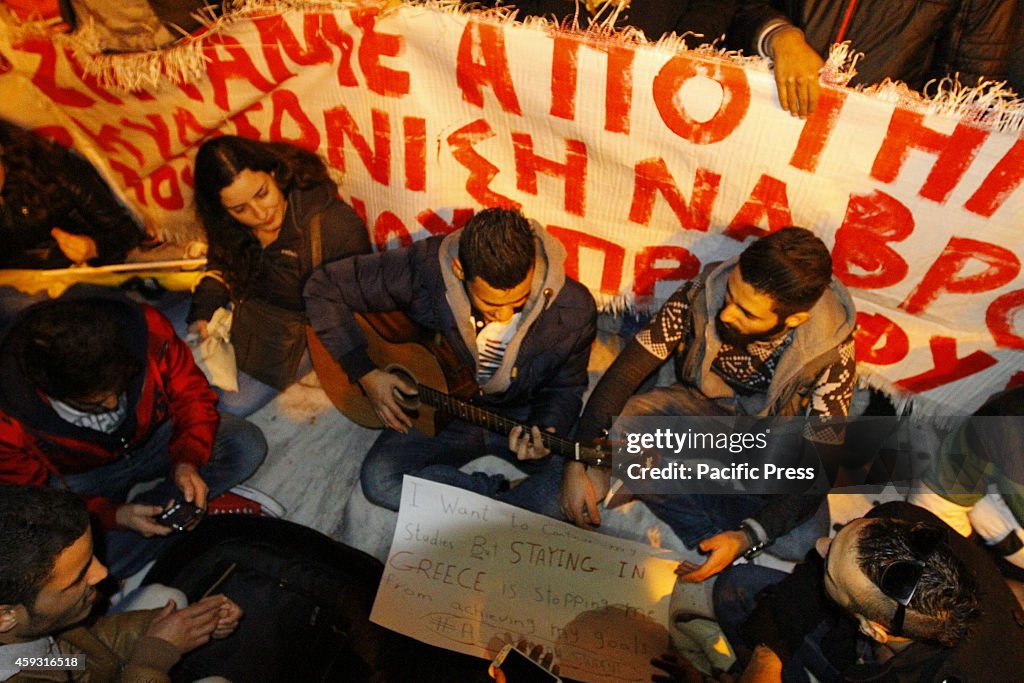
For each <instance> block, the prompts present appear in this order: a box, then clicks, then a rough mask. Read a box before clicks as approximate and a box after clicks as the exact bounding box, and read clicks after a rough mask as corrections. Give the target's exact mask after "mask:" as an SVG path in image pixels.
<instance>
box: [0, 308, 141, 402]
mask: <svg viewBox="0 0 1024 683" xmlns="http://www.w3.org/2000/svg"><path fill="white" fill-rule="evenodd" d="M119 306H120V304H117V303H114V302H110V301H104V300H102V299H75V300H71V301H59V300H58V301H53V302H46V303H43V304H41V305H37V306H33V307H32V308H30V309H28V310H26V312H25V315H24V317H22V318H21V320H20V321H19V322H18V323H17V327H16V330H15V332H12V335H13V338H14V339H15V344H16V350H15V353H16V354H17V357H18V360H19V362H20V363H21V370H22V372H23V373H24V374H25V376H26V377H28V380H29V381H30V382H31V383H32V384H33V385H34V386H35V387H36V388H37V389H39V390H41V391H42V392H43V393H45V394H46V395H47V396H50V397H52V398H55V399H58V400H66V399H72V400H74V399H81V398H85V397H87V396H90V395H92V394H95V393H98V392H101V391H118V392H120V391H124V390H125V389H127V387H128V384H129V382H130V381H131V379H132V378H133V377H135V376H136V375H137V374H139V373H140V372H141V371H142V369H143V362H142V359H141V358H139V356H138V355H136V353H134V352H133V351H132V350H131V347H130V345H129V343H128V340H127V339H125V332H124V322H125V321H124V318H123V314H121V313H120V311H119V310H118V307H119Z"/></svg>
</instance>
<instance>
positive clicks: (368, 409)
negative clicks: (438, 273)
mask: <svg viewBox="0 0 1024 683" xmlns="http://www.w3.org/2000/svg"><path fill="white" fill-rule="evenodd" d="M355 318H356V322H357V323H358V324H359V327H360V328H361V329H362V330H363V333H364V334H365V335H366V340H367V350H368V352H369V355H370V358H371V359H372V360H373V362H374V364H375V365H376V366H377V367H378V368H380V369H382V370H384V371H386V372H392V373H395V374H397V375H398V376H400V377H401V378H402V379H404V380H405V381H406V382H407V383H408V384H410V385H411V386H415V387H416V389H417V393H416V394H415V395H414V396H401V395H399V396H398V400H399V403H400V404H401V405H402V407H403V408H404V409H405V411H406V413H408V414H409V416H410V418H411V419H412V421H413V425H414V426H415V427H416V428H417V429H419V430H420V431H421V432H423V433H424V434H427V435H429V436H433V435H434V434H437V433H438V432H439V431H440V430H441V429H443V428H444V426H445V425H446V424H447V423H448V422H450V421H451V420H452V419H453V418H456V417H457V418H459V419H461V420H465V421H466V422H470V423H472V424H474V425H477V426H479V427H484V428H485V429H489V430H491V431H493V432H497V433H498V434H504V435H508V433H509V432H510V431H512V429H513V428H514V427H520V426H521V427H524V428H528V425H524V424H522V423H519V422H516V421H515V420H511V419H509V418H507V417H505V416H503V415H499V414H498V413H495V412H492V411H490V410H487V409H485V408H481V407H480V406H477V405H474V404H473V403H471V402H470V401H469V399H470V398H471V397H472V396H474V395H475V394H476V393H477V392H478V391H479V387H478V385H477V383H476V380H475V378H474V377H473V373H472V371H471V370H470V369H469V368H466V367H465V366H464V364H463V363H462V362H460V361H459V359H458V357H457V356H456V354H455V351H454V350H453V349H452V348H451V347H450V346H449V345H448V343H447V341H446V340H445V339H444V337H443V336H442V335H441V334H440V333H438V332H433V331H431V330H427V329H425V328H423V327H422V326H420V325H417V324H416V323H414V322H413V321H411V320H409V318H408V317H407V316H406V315H405V314H404V313H401V312H400V311H393V312H388V313H356V314H355ZM306 336H307V339H308V341H309V353H310V357H311V358H312V359H313V367H314V368H315V369H316V374H317V376H318V377H319V378H320V384H321V386H323V388H324V391H325V392H327V396H328V398H330V399H331V402H332V403H334V405H335V406H336V407H337V408H338V410H340V411H341V412H342V413H344V415H345V416H346V417H348V418H349V419H350V420H352V421H353V422H355V423H356V424H359V425H362V426H363V427H369V428H371V429H380V428H382V427H383V426H384V425H383V423H382V422H381V421H380V418H379V417H377V413H376V412H374V410H373V406H372V405H371V404H370V401H369V399H368V398H367V397H366V394H365V393H363V389H362V387H361V386H359V383H358V382H351V381H349V378H348V375H347V374H345V371H344V370H342V368H341V366H340V365H339V364H338V362H337V361H335V360H334V358H332V357H331V354H330V353H328V351H327V349H326V348H324V345H323V343H322V342H321V341H320V339H319V338H318V337H317V336H316V333H314V332H313V330H312V328H309V327H307V328H306ZM542 439H543V442H544V445H545V446H546V447H547V448H548V450H550V451H551V452H552V453H555V454H557V455H561V456H562V457H564V458H567V459H569V460H575V461H578V462H583V463H586V464H588V465H597V466H610V465H611V454H610V449H609V448H608V447H607V446H606V445H588V444H581V443H579V442H576V441H572V440H569V439H565V438H562V437H560V436H556V435H555V434H551V433H549V432H542Z"/></svg>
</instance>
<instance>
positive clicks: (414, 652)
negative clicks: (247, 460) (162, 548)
mask: <svg viewBox="0 0 1024 683" xmlns="http://www.w3.org/2000/svg"><path fill="white" fill-rule="evenodd" d="M232 564H234V565H235V566H234V569H232V570H231V572H230V573H228V575H227V577H226V578H225V579H224V580H223V582H221V583H220V584H219V585H218V586H217V588H216V589H215V590H214V593H223V594H224V595H227V596H228V597H230V598H231V599H232V600H234V601H235V602H236V603H238V604H239V605H240V606H241V608H242V609H243V610H244V611H245V616H244V618H243V619H242V621H241V622H239V625H238V628H237V629H236V631H235V632H234V633H233V634H232V635H231V636H230V637H228V638H225V639H223V640H214V641H210V643H208V644H207V645H204V646H203V647H200V648H197V649H196V650H193V651H192V652H189V653H187V654H186V655H185V656H184V657H182V659H181V661H180V662H179V664H178V665H177V666H175V667H174V669H173V670H172V671H171V679H172V681H175V682H179V681H182V682H184V681H194V680H196V679H199V678H202V677H204V676H213V675H218V676H223V677H225V678H228V679H229V680H231V681H232V682H233V683H281V682H282V681H302V682H303V683H316V682H318V681H319V682H323V683H328V682H335V681H336V682H339V683H340V682H342V681H344V682H345V683H359V682H361V681H367V682H371V683H375V682H378V681H384V682H387V681H396V682H397V681H412V680H415V681H430V680H437V681H442V680H443V681H467V682H475V681H481V682H483V681H488V680H489V678H488V677H487V675H486V671H487V665H486V662H484V660H481V659H477V658H473V657H467V656H464V655H458V654H455V653H452V652H448V651H445V650H440V649H437V648H433V647H430V646H428V645H425V644H423V643H420V642H418V641H415V640H413V639H411V638H407V637H405V636H402V635H399V634H397V633H394V632H392V631H389V630H387V629H385V628H383V627H381V626H378V625H376V624H373V623H371V622H370V620H369V615H370V609H371V607H372V605H373V600H374V597H375V596H376V593H377V586H378V584H379V583H380V578H381V574H382V572H383V565H382V564H381V563H380V562H379V561H377V560H376V559H375V558H373V557H371V556H370V555H367V554H366V553H363V552H361V551H359V550H356V549H354V548H351V547H348V546H346V545H344V544H342V543H338V542H337V541H334V540H332V539H330V538H328V537H327V536H324V535H323V534H321V533H319V532H317V531H314V530H313V529H309V528H307V527H304V526H301V525H298V524H295V523H293V522H288V521H286V520H282V519H272V518H269V517H252V516H248V515H217V516H213V517H209V518H207V519H205V520H203V522H202V523H201V524H200V525H199V526H198V527H197V528H196V529H195V530H194V531H192V532H190V533H187V534H183V535H182V536H181V537H180V538H179V539H178V541H177V542H176V543H175V544H173V545H172V546H171V547H170V548H168V550H167V552H166V553H164V555H163V556H162V557H161V558H160V559H159V560H157V562H156V564H155V565H154V566H153V568H152V569H151V570H150V571H149V573H148V574H147V576H146V579H145V581H144V583H162V584H165V585H168V586H173V587H175V588H178V589H180V590H181V591H183V592H184V593H185V594H186V595H187V596H188V598H189V601H190V602H194V601H196V600H199V599H200V598H201V597H202V595H203V594H204V593H206V591H207V590H208V589H209V588H210V586H211V585H213V584H214V582H216V581H217V580H218V579H219V578H220V577H221V576H222V575H223V574H224V573H225V572H226V571H227V569H228V568H229V567H230V566H231V565H232ZM435 676H439V677H438V678H436V679H435V678H434V677H435Z"/></svg>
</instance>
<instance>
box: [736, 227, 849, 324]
mask: <svg viewBox="0 0 1024 683" xmlns="http://www.w3.org/2000/svg"><path fill="white" fill-rule="evenodd" d="M739 268H740V275H741V276H742V277H743V280H744V282H746V283H747V284H748V285H750V286H752V287H753V288H754V289H756V290H757V291H759V292H761V293H763V294H767V295H768V296H770V297H771V298H772V299H773V300H774V301H775V313H776V315H778V316H779V317H780V318H785V317H787V316H790V315H792V314H794V313H800V312H802V311H808V310H810V309H811V307H812V306H814V304H815V303H816V302H817V301H818V299H819V298H821V295H822V294H823V293H824V291H825V288H827V287H828V285H829V283H830V282H831V280H832V257H831V255H829V253H828V248H827V247H826V246H825V243H824V242H822V241H821V240H820V239H818V237H817V236H816V235H815V234H814V233H813V232H811V231H810V230H806V229H805V228H796V227H792V226H791V227H787V228H782V229H781V230H779V231H777V232H773V233H772V234H770V235H767V236H765V237H762V238H761V239H759V240H757V241H756V242H754V243H753V244H751V245H750V246H749V247H747V248H746V250H745V251H744V252H743V253H742V254H740V261H739Z"/></svg>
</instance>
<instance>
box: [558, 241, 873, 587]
mask: <svg viewBox="0 0 1024 683" xmlns="http://www.w3.org/2000/svg"><path fill="white" fill-rule="evenodd" d="M855 320H856V317H855V311H854V306H853V301H852V300H851V299H850V296H849V294H848V293H847V291H846V288H845V287H844V286H843V285H842V283H840V282H839V281H838V280H837V279H835V278H833V277H832V259H831V256H830V255H829V252H828V249H827V248H826V247H825V245H824V243H823V242H822V241H821V240H820V239H819V238H818V237H816V236H815V235H814V234H813V233H811V232H810V231H808V230H805V229H803V228H797V227H788V228H783V229H781V230H779V231H777V232H774V233H772V234H770V235H767V236H765V237H762V238H760V239H758V240H757V241H755V242H753V243H752V244H751V245H750V246H748V247H747V248H746V250H744V251H743V253H742V254H741V255H740V256H739V257H736V258H732V259H729V260H728V261H724V262H722V263H713V264H710V265H708V266H707V267H706V268H705V269H704V271H703V272H702V273H701V274H700V275H699V276H698V277H697V278H695V279H694V280H691V281H689V282H686V283H684V284H683V285H682V286H681V287H679V289H677V290H676V292H675V293H674V294H673V295H672V296H671V297H669V299H668V301H666V302H665V304H664V305H663V306H662V307H661V309H660V310H659V311H658V313H657V314H656V315H655V316H654V317H653V319H652V320H651V321H650V323H649V324H648V325H647V326H646V327H645V328H644V329H642V330H641V331H640V332H639V333H638V334H637V335H636V337H635V338H634V339H633V340H632V341H630V342H629V344H628V345H627V346H626V347H625V348H624V349H623V351H622V353H620V354H619V356H618V357H617V358H616V359H615V361H614V362H613V363H612V365H611V367H610V368H609V369H608V371H607V372H606V373H605V375H604V376H603V377H602V378H601V380H600V382H599V383H598V384H597V386H596V387H595V389H594V392H593V394H592V395H591V396H590V398H589V400H588V401H587V406H586V408H585V409H584V412H583V415H582V416H581V417H580V421H579V424H578V425H577V438H578V439H580V441H583V442H589V441H591V440H595V439H598V438H600V437H601V436H602V435H603V434H604V433H605V432H606V430H608V429H609V427H610V426H611V423H612V418H613V417H614V416H616V415H621V416H624V417H629V416H633V417H647V416H665V417H674V416H705V417H709V418H712V419H715V420H717V419H719V418H723V417H726V418H729V417H732V416H762V417H764V416H767V417H780V416H781V417H786V416H807V417H809V418H811V420H809V421H808V423H807V425H806V427H805V428H804V430H803V436H802V438H801V446H800V448H801V449H802V452H806V453H810V454H812V456H813V457H814V458H819V457H823V456H822V455H821V454H822V453H824V454H825V455H826V456H828V457H831V458H838V456H839V452H838V450H839V448H838V447H839V446H841V444H842V440H843V438H844V436H845V434H844V431H843V430H842V429H841V428H833V425H832V424H830V423H829V420H831V419H832V418H843V417H846V416H847V415H848V413H849V408H850V403H851V399H852V396H853V390H854V385H855V373H856V365H855V359H854V345H853V330H854V326H855ZM669 357H674V358H675V363H676V379H677V381H676V382H675V383H674V384H672V385H671V386H667V387H659V388H656V389H654V390H652V391H650V392H647V393H643V394H638V395H635V396H632V398H630V396H631V395H632V394H633V393H634V392H635V391H636V390H637V389H638V388H639V387H640V385H641V384H642V383H643V381H644V380H645V378H647V377H648V376H649V375H651V374H652V373H653V372H654V371H655V370H657V369H658V368H659V367H660V366H661V364H662V363H664V362H665V361H666V360H668V358H669ZM798 437H799V435H798ZM755 464H756V463H755ZM823 464H825V463H823ZM609 483H610V472H609V470H608V469H604V468H598V467H590V468H586V467H585V466H584V465H583V464H581V463H576V462H570V463H567V464H566V466H565V470H564V473H563V481H562V485H561V491H560V505H561V509H562V512H563V514H564V515H565V516H566V517H567V518H568V519H569V520H571V521H573V522H575V523H576V524H578V525H580V526H584V527H588V526H597V525H598V524H600V522H601V517H600V510H599V509H598V502H599V501H600V500H602V499H603V498H604V497H605V495H606V493H607V491H608V489H609ZM826 490H827V489H826ZM638 497H640V498H641V499H642V500H643V501H644V502H645V503H646V504H647V505H648V506H649V507H650V508H651V510H652V511H653V512H654V513H655V514H656V515H657V516H658V517H659V518H661V519H662V520H663V521H664V522H665V523H666V524H668V525H669V526H670V527H671V528H672V530H673V531H675V533H676V534H677V535H678V536H679V537H680V539H681V540H682V541H683V543H685V544H686V545H687V546H688V547H690V548H696V547H699V548H700V550H701V551H702V552H704V553H706V554H707V555H708V558H707V560H706V561H705V562H704V564H703V565H701V566H699V567H694V566H691V565H689V564H688V563H684V564H683V565H681V566H680V573H681V574H682V575H683V578H684V579H687V580H691V581H703V580H705V579H707V578H709V577H710V576H713V575H714V574H716V573H717V572H719V571H721V570H722V569H724V568H725V567H727V566H729V565H730V564H732V562H734V561H735V560H736V559H737V558H739V557H740V556H742V555H744V554H748V553H750V552H752V551H754V552H756V551H757V550H759V549H762V548H764V547H765V546H767V545H768V544H770V543H772V542H774V541H775V540H776V539H778V538H779V537H780V536H783V535H785V534H787V532H790V531H792V530H794V529H796V528H797V527H798V526H799V525H801V523H802V522H804V521H805V520H809V519H813V520H814V521H817V520H819V519H822V520H824V521H823V524H824V526H825V527H827V524H828V522H827V515H823V514H822V512H824V511H827V508H825V507H824V502H825V491H824V490H822V491H820V492H818V493H792V494H790V493H786V494H783V493H778V494H772V493H758V492H747V493H729V494H728V495H716V494H712V493H707V494H705V493H696V492H691V493H677V494H653V493H648V494H644V495H640V496H638ZM816 512H817V513H818V514H817V516H814V515H815V513H816ZM806 526H807V525H803V526H802V527H801V529H802V530H804V528H805V527H806ZM811 526H813V524H812V525H811ZM823 530H824V529H820V530H818V531H815V530H813V529H811V530H810V531H808V532H807V533H803V531H802V532H801V534H796V535H791V536H790V537H789V538H788V539H787V545H790V546H792V547H791V548H789V549H788V550H785V551H780V550H779V546H780V545H782V544H779V545H777V546H776V548H775V549H774V551H775V554H777V555H780V556H783V557H784V559H789V560H798V559H799V558H800V557H802V556H803V555H804V554H805V553H806V551H807V549H808V548H809V547H810V545H811V544H812V543H813V541H814V539H815V538H817V537H818V536H819V535H820V534H821V531H823Z"/></svg>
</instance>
